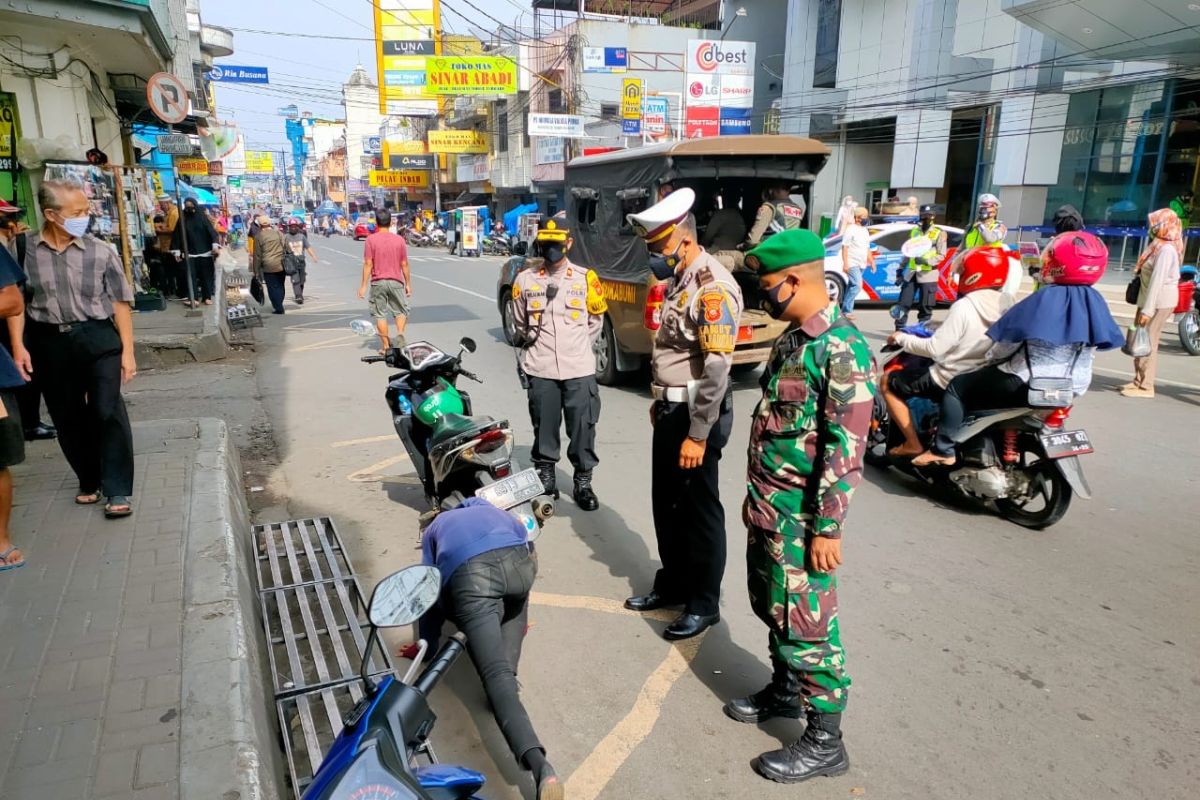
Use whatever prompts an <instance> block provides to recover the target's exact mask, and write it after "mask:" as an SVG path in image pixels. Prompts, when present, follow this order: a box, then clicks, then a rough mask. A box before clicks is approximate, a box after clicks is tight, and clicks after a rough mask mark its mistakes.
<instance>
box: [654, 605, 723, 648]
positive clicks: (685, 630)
mask: <svg viewBox="0 0 1200 800" xmlns="http://www.w3.org/2000/svg"><path fill="white" fill-rule="evenodd" d="M720 621H721V615H720V614H688V613H687V612H684V613H682V614H680V615H679V616H678V617H676V618H675V621H674V622H672V623H671V624H670V625H668V626H667V629H666V630H665V631H663V638H664V639H666V640H667V641H671V642H674V641H678V640H680V639H690V638H692V637H693V636H699V635H700V634H702V633H704V632H705V631H706V630H708V629H709V628H711V627H712V626H713V625H716V624H717V623H718V622H720Z"/></svg>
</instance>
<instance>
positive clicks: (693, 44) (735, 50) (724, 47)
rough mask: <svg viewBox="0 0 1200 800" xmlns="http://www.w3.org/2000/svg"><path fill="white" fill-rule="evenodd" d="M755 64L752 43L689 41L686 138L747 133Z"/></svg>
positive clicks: (685, 57)
mask: <svg viewBox="0 0 1200 800" xmlns="http://www.w3.org/2000/svg"><path fill="white" fill-rule="evenodd" d="M754 67H755V60H754V42H728V41H726V42H722V41H713V40H709V39H691V40H689V41H688V45H687V52H686V53H685V55H684V83H683V99H684V103H685V105H686V106H687V126H686V130H685V135H686V136H687V137H688V138H689V139H692V138H703V137H706V136H717V135H718V134H719V135H722V136H736V135H739V134H746V133H750V131H751V124H750V123H751V117H750V112H751V109H753V108H754Z"/></svg>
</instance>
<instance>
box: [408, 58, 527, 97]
mask: <svg viewBox="0 0 1200 800" xmlns="http://www.w3.org/2000/svg"><path fill="white" fill-rule="evenodd" d="M425 90H426V91H427V92H429V93H430V94H434V95H447V94H448V95H456V96H463V95H496V94H516V93H517V62H515V61H513V60H512V59H511V58H505V57H503V56H465V57H462V56H453V57H446V58H440V57H439V58H427V59H425Z"/></svg>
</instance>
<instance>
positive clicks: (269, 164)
mask: <svg viewBox="0 0 1200 800" xmlns="http://www.w3.org/2000/svg"><path fill="white" fill-rule="evenodd" d="M246 172H247V173H248V174H251V175H272V174H274V173H275V154H274V153H272V152H271V151H270V150H247V151H246Z"/></svg>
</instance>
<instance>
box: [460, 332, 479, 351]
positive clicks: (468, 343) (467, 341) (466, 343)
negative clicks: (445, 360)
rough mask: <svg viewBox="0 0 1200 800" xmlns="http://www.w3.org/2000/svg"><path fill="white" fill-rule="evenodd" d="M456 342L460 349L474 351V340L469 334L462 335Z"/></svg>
mask: <svg viewBox="0 0 1200 800" xmlns="http://www.w3.org/2000/svg"><path fill="white" fill-rule="evenodd" d="M458 343H459V344H460V345H461V346H462V349H463V350H466V351H467V352H468V353H474V352H475V340H474V339H472V338H471V337H470V336H464V337H463V338H461V339H459V340H458Z"/></svg>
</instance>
